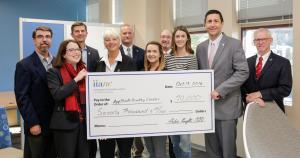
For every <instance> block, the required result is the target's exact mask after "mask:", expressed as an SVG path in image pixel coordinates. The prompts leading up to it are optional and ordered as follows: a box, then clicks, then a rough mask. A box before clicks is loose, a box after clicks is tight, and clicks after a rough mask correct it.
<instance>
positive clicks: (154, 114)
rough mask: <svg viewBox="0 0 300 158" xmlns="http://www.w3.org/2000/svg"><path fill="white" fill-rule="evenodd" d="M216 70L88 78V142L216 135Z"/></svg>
mask: <svg viewBox="0 0 300 158" xmlns="http://www.w3.org/2000/svg"><path fill="white" fill-rule="evenodd" d="M213 76H214V75H213V71H212V70H193V71H159V72H114V73H88V75H87V78H86V82H87V94H86V97H87V136H88V139H98V138H101V139H103V138H122V137H140V136H158V135H178V134H194V133H209V132H214V102H213V100H212V98H211V96H210V93H211V91H212V90H213V86H214V85H213V83H214V78H213Z"/></svg>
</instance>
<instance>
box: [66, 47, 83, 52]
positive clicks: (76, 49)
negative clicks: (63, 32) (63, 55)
mask: <svg viewBox="0 0 300 158" xmlns="http://www.w3.org/2000/svg"><path fill="white" fill-rule="evenodd" d="M66 51H67V52H81V49H80V48H70V49H67V50H66Z"/></svg>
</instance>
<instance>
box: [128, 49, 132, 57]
mask: <svg viewBox="0 0 300 158" xmlns="http://www.w3.org/2000/svg"><path fill="white" fill-rule="evenodd" d="M127 55H128V56H129V57H130V58H132V54H131V52H130V48H129V47H128V48H127Z"/></svg>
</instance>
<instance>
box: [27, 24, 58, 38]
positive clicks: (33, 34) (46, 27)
mask: <svg viewBox="0 0 300 158" xmlns="http://www.w3.org/2000/svg"><path fill="white" fill-rule="evenodd" d="M39 30H40V31H49V32H50V34H51V37H52V36H53V32H52V30H51V28H50V27H48V26H38V27H37V28H35V30H34V31H33V32H32V38H35V36H36V32H37V31H39Z"/></svg>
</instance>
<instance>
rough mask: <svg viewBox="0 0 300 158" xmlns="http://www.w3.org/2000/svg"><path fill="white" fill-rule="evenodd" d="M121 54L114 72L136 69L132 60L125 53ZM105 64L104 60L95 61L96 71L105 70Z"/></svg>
mask: <svg viewBox="0 0 300 158" xmlns="http://www.w3.org/2000/svg"><path fill="white" fill-rule="evenodd" d="M121 55H122V62H120V61H119V62H118V64H117V66H116V69H115V72H122V71H125V72H126V71H137V68H136V65H135V63H134V61H133V60H132V59H131V58H130V57H129V56H127V55H125V54H121ZM105 69H106V65H105V62H104V61H100V62H98V63H97V66H96V72H105Z"/></svg>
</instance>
